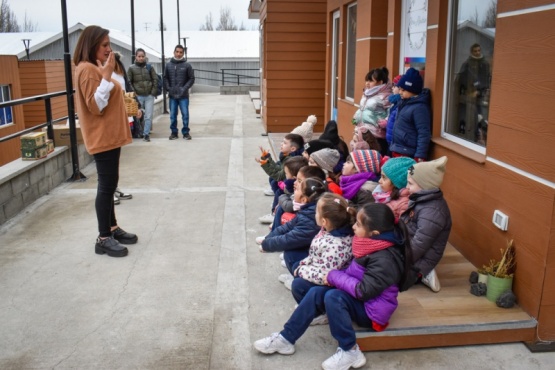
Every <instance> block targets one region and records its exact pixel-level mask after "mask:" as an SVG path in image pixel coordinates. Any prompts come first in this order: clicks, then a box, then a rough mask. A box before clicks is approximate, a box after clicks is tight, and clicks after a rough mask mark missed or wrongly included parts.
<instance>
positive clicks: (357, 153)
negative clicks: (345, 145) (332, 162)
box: [351, 150, 382, 175]
mask: <svg viewBox="0 0 555 370" xmlns="http://www.w3.org/2000/svg"><path fill="white" fill-rule="evenodd" d="M351 158H352V159H353V163H354V165H355V167H356V169H357V171H358V172H372V173H374V174H376V175H379V174H380V164H381V161H382V156H381V154H380V152H378V151H376V150H353V151H352V152H351Z"/></svg>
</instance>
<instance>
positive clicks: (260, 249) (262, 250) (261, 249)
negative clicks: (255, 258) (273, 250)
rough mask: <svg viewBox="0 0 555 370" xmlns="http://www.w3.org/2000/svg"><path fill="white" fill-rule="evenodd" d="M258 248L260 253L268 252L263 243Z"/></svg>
mask: <svg viewBox="0 0 555 370" xmlns="http://www.w3.org/2000/svg"><path fill="white" fill-rule="evenodd" d="M258 250H259V251H260V253H266V251H265V250H264V249H263V248H262V244H259V245H258Z"/></svg>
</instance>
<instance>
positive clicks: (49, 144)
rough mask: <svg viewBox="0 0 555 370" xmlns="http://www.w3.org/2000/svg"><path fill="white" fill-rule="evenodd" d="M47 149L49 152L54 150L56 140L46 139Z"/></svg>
mask: <svg viewBox="0 0 555 370" xmlns="http://www.w3.org/2000/svg"><path fill="white" fill-rule="evenodd" d="M46 149H47V151H48V154H50V153H52V152H53V151H54V140H50V139H48V140H46Z"/></svg>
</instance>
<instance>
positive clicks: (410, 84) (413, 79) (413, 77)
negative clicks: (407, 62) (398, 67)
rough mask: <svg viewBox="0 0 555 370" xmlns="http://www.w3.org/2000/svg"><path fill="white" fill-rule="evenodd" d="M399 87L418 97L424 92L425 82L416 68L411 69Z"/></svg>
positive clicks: (401, 80) (403, 77) (402, 78)
mask: <svg viewBox="0 0 555 370" xmlns="http://www.w3.org/2000/svg"><path fill="white" fill-rule="evenodd" d="M397 86H399V87H400V88H402V89H404V90H407V91H410V92H411V93H414V94H417V95H418V94H420V93H421V92H422V87H423V86H424V81H423V80H422V76H420V72H418V71H417V70H416V69H414V68H409V69H408V70H407V72H405V74H404V75H403V76H402V77H401V79H400V80H399V83H398V84H397Z"/></svg>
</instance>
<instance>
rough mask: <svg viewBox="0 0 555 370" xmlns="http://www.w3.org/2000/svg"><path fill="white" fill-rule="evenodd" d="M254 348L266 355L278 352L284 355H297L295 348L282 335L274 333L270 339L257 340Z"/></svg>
mask: <svg viewBox="0 0 555 370" xmlns="http://www.w3.org/2000/svg"><path fill="white" fill-rule="evenodd" d="M254 348H256V350H258V351H260V352H262V353H266V354H271V353H276V352H277V353H279V354H282V355H292V354H293V353H295V346H294V345H293V344H291V343H289V342H288V341H287V339H285V338H284V337H282V336H281V334H280V333H273V334H272V335H270V336H269V337H266V338H262V339H259V340H257V341H256V342H254Z"/></svg>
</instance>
